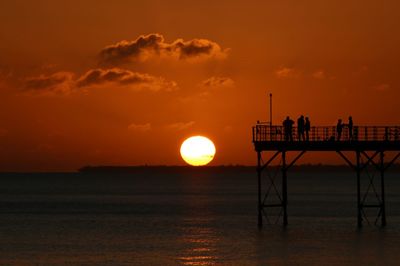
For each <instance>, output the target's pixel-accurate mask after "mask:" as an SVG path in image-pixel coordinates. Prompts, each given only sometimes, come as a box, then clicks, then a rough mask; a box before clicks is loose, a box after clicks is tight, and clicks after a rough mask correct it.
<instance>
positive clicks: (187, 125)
mask: <svg viewBox="0 0 400 266" xmlns="http://www.w3.org/2000/svg"><path fill="white" fill-rule="evenodd" d="M194 124H195V122H194V121H190V122H177V123H173V124H170V125H168V126H167V128H168V129H171V130H185V129H188V128H190V127H192V126H193V125H194Z"/></svg>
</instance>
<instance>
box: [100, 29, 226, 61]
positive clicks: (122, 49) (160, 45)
mask: <svg viewBox="0 0 400 266" xmlns="http://www.w3.org/2000/svg"><path fill="white" fill-rule="evenodd" d="M227 52H228V49H225V50H223V49H222V48H221V46H220V45H219V44H217V43H215V42H213V41H210V40H207V39H193V40H190V41H184V40H183V39H177V40H175V41H174V42H172V43H167V42H165V39H164V36H163V35H161V34H158V33H152V34H149V35H141V36H139V37H138V38H137V39H136V40H134V41H126V40H124V41H121V42H118V43H116V44H113V45H109V46H107V47H105V48H104V49H102V50H101V51H100V53H99V60H100V63H101V64H105V65H119V64H123V63H128V62H132V61H145V60H147V59H149V58H151V57H167V58H174V59H178V60H195V59H210V58H216V59H223V58H225V57H226V56H227Z"/></svg>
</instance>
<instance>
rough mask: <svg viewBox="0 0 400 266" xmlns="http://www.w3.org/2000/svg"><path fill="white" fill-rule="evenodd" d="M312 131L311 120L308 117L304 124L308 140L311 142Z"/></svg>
mask: <svg viewBox="0 0 400 266" xmlns="http://www.w3.org/2000/svg"><path fill="white" fill-rule="evenodd" d="M310 129H311V123H310V119H309V118H308V116H307V117H306V122H305V124H304V130H305V131H306V140H307V141H309V140H310V135H309V132H310Z"/></svg>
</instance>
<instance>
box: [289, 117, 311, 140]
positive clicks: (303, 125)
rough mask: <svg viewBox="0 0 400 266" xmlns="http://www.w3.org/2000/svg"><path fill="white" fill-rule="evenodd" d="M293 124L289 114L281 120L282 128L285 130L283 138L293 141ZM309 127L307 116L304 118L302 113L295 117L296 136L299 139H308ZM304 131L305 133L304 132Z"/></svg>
mask: <svg viewBox="0 0 400 266" xmlns="http://www.w3.org/2000/svg"><path fill="white" fill-rule="evenodd" d="M293 125H294V121H293V120H292V119H290V117H289V116H287V117H286V119H285V120H284V121H283V128H284V131H285V140H286V141H293ZM310 129H311V123H310V119H309V118H308V117H306V118H304V115H301V116H300V117H299V118H298V119H297V138H298V140H299V141H309V140H310ZM304 133H305V134H304Z"/></svg>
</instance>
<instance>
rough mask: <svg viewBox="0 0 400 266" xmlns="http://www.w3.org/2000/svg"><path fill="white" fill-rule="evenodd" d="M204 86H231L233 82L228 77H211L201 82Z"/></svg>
mask: <svg viewBox="0 0 400 266" xmlns="http://www.w3.org/2000/svg"><path fill="white" fill-rule="evenodd" d="M201 85H202V86H204V87H232V86H234V85H235V82H234V81H233V80H232V79H231V78H228V77H211V78H209V79H206V80H204V81H203V82H202V83H201Z"/></svg>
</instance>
